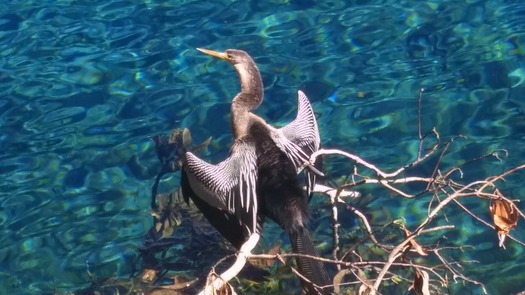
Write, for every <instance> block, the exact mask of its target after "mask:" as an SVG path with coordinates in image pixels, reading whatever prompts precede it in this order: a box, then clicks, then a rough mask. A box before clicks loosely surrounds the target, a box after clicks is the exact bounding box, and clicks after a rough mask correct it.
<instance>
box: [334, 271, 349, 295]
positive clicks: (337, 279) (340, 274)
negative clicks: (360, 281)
mask: <svg viewBox="0 0 525 295" xmlns="http://www.w3.org/2000/svg"><path fill="white" fill-rule="evenodd" d="M349 273H350V270H348V269H342V270H341V271H340V272H338V273H337V274H336V275H335V276H334V280H333V283H334V293H335V294H341V286H340V285H341V283H342V282H343V277H344V276H345V275H347V274H349Z"/></svg>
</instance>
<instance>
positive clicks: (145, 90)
mask: <svg viewBox="0 0 525 295" xmlns="http://www.w3.org/2000/svg"><path fill="white" fill-rule="evenodd" d="M460 2H461V3H460ZM524 16H525V5H524V4H522V3H521V1H437V0H436V1H414V0H413V1H380V0H376V1H324V2H323V3H322V4H319V3H316V2H315V1H267V2H261V1H239V2H230V1H210V2H207V3H206V2H200V1H142V2H138V1H9V4H7V5H2V6H1V7H0V232H1V238H0V249H1V250H0V261H1V263H0V285H2V286H5V289H4V292H6V294H14V293H20V294H24V293H50V292H53V290H56V289H59V290H62V291H64V290H73V289H77V288H79V287H82V286H86V285H88V284H89V280H88V278H87V274H86V268H87V266H86V265H91V267H92V269H91V270H92V271H96V272H97V274H100V275H111V274H115V275H117V276H123V277H125V276H127V275H128V274H129V272H130V271H131V265H132V264H133V262H134V260H135V258H136V252H135V249H136V248H137V247H138V246H140V245H141V244H142V242H143V237H144V235H145V233H146V231H147V230H148V228H149V227H150V226H151V220H150V216H149V215H148V213H147V210H148V209H149V197H150V187H151V185H152V183H153V179H154V176H155V174H156V173H157V171H158V169H159V168H160V166H159V164H158V161H157V159H156V156H155V153H154V146H153V144H152V141H151V140H150V139H151V137H152V136H153V135H155V134H159V133H168V132H169V131H170V130H171V129H173V128H176V127H188V128H190V129H191V130H192V133H193V136H194V138H195V141H197V142H200V140H203V139H205V138H207V137H208V136H210V135H211V136H213V137H214V140H215V141H214V142H213V143H212V145H211V147H210V149H209V152H210V154H211V155H213V156H211V155H210V156H209V157H210V158H211V159H220V158H221V157H223V156H224V155H225V154H226V153H227V150H228V146H229V144H230V140H231V136H230V135H229V132H230V131H229V123H228V109H229V105H228V103H229V101H230V99H231V97H233V95H234V94H235V93H236V91H237V89H238V85H237V81H236V78H235V75H234V73H233V70H232V69H231V68H230V66H229V65H227V64H226V63H223V62H217V61H215V60H212V59H210V58H208V57H206V56H203V55H202V54H199V53H198V52H197V51H196V50H195V49H194V48H195V47H204V48H211V49H217V50H221V49H226V48H241V49H244V50H246V51H248V52H249V53H250V54H251V55H252V56H253V57H254V59H255V60H256V62H257V63H258V65H259V68H260V70H261V71H262V75H263V79H264V83H265V85H266V96H265V102H264V103H263V105H262V106H261V107H260V109H259V110H258V113H259V114H261V115H262V116H264V117H265V118H267V119H268V120H269V121H270V122H275V123H285V122H287V121H288V120H290V119H291V118H293V116H294V114H295V107H296V106H295V104H296V101H295V95H296V94H295V93H296V91H297V89H298V88H299V89H303V90H304V91H305V92H306V93H307V94H308V96H309V97H310V99H311V100H312V102H313V105H314V108H315V110H316V113H317V114H318V120H319V122H320V128H321V136H322V140H323V145H324V146H327V147H337V148H342V149H346V150H349V151H351V152H353V153H355V154H358V155H360V156H362V157H364V158H367V159H369V160H370V161H373V162H375V163H382V165H383V167H385V169H386V168H388V167H391V168H394V167H398V166H400V165H402V164H404V163H406V162H408V161H410V160H413V157H414V154H415V152H416V150H417V141H416V139H417V127H416V125H415V123H416V114H417V104H416V96H417V91H418V89H419V88H421V87H423V88H426V92H425V96H424V101H423V114H424V116H423V125H424V126H425V127H426V129H429V128H431V127H432V126H436V127H437V129H438V130H439V131H440V133H441V135H442V136H443V137H448V136H453V135H456V134H460V133H461V134H464V135H466V136H468V137H469V140H468V141H465V144H464V145H461V146H458V147H457V148H455V149H453V150H452V151H451V153H450V156H449V158H448V159H447V161H448V162H447V163H451V162H453V161H456V160H458V159H460V158H472V157H475V156H478V155H480V154H483V153H485V152H488V151H490V150H493V149H496V148H506V149H508V151H509V158H508V159H507V160H505V161H504V162H502V163H496V162H495V161H485V162H483V164H484V165H481V164H480V165H479V166H477V167H473V168H471V169H470V170H469V171H467V172H468V173H469V174H467V177H472V178H476V177H477V178H480V177H485V176H488V175H492V174H496V173H501V172H503V171H504V170H505V169H508V168H510V167H513V166H516V165H517V164H518V163H523V162H525V161H524V160H523V159H524V158H525V157H524V156H525V153H524V149H523V140H524V137H525V115H524V107H525V105H524V104H525V103H524V98H523V97H524V95H525V88H524V83H525V62H524V54H525V17H524ZM327 162H328V161H327ZM333 163H336V164H338V166H337V167H334V166H333V165H332V166H329V167H327V170H329V171H334V173H341V172H342V171H344V170H345V169H347V168H349V167H351V166H350V165H349V163H344V162H343V161H334V162H333ZM427 168H428V167H427ZM425 169H426V168H425V167H423V168H422V171H425ZM177 177H178V176H177V175H175V176H173V177H171V178H168V179H167V180H166V181H164V182H163V184H162V186H161V189H162V190H165V191H167V190H169V189H170V188H172V187H173V186H175V185H176V181H177V179H178V178H177ZM522 180H523V173H520V174H516V175H514V176H512V177H509V178H508V179H507V183H506V184H505V185H504V190H505V192H506V193H507V194H508V195H512V196H513V197H515V198H521V199H523V197H522V196H523V195H524V194H525V191H523V190H522V189H521V187H520V184H521V183H522ZM380 205H384V203H382V204H375V206H380ZM389 205H390V206H391V207H390V208H391V209H392V210H391V212H390V213H388V214H391V215H392V216H400V215H405V216H407V215H411V214H414V215H415V216H420V215H421V211H422V209H421V208H420V207H419V206H418V205H415V204H413V203H412V204H409V203H408V202H401V201H396V200H390V201H389ZM371 206H372V208H374V204H372V205H371ZM478 207H479V208H478V209H479V211H478V212H480V213H481V214H485V217H487V218H488V214H486V213H484V211H483V210H485V209H484V207H483V206H482V205H479V206H478ZM520 207H521V206H520ZM372 208H371V209H372ZM521 208H522V209H523V207H521ZM376 212H379V213H373V214H371V215H372V216H373V218H377V220H378V221H383V220H386V219H387V218H388V216H390V215H388V214H386V213H385V214H383V212H382V211H376ZM423 212H425V210H423ZM451 214H453V212H451ZM461 222H463V223H464V224H465V230H464V231H459V232H456V233H454V234H453V237H454V239H457V241H458V242H465V243H470V244H475V245H479V248H480V249H479V251H471V252H468V253H466V254H465V255H466V256H467V257H466V258H469V259H477V260H481V261H483V262H484V263H483V265H482V266H481V267H480V266H479V265H475V266H465V267H471V268H470V270H469V271H471V272H472V274H473V275H472V276H473V277H474V278H476V279H478V280H480V281H482V282H484V283H486V285H487V287H488V288H489V290H490V291H491V293H492V294H509V293H510V292H516V291H519V290H521V289H525V283H523V281H525V280H524V278H523V276H520V273H522V271H521V272H520V271H517V270H519V269H520V267H521V269H522V268H523V267H525V260H524V259H523V255H522V254H523V248H521V247H520V246H517V245H515V244H512V243H509V244H508V246H507V247H508V250H507V251H502V250H499V249H498V248H497V243H496V242H497V241H496V237H495V235H494V233H493V232H488V231H485V230H480V228H481V227H480V225H479V224H476V223H475V222H473V221H472V220H471V219H469V218H463V219H461ZM518 225H519V226H520V224H518ZM520 227H522V226H520ZM520 231H521V233H520V232H515V235H516V236H518V237H521V239H522V240H523V239H525V235H524V234H523V230H522V229H520ZM93 268H94V269H93ZM503 278H505V279H503ZM507 278H508V279H507ZM507 280H508V281H507ZM471 288H472V290H473V291H472V292H473V294H479V291H480V290H479V289H476V288H474V287H472V286H471Z"/></svg>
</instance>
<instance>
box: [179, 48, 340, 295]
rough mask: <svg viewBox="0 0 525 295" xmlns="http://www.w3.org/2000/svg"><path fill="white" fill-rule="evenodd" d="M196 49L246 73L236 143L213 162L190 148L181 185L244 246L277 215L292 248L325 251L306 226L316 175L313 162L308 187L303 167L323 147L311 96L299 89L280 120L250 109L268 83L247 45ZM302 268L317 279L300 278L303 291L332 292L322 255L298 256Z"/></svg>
mask: <svg viewBox="0 0 525 295" xmlns="http://www.w3.org/2000/svg"><path fill="white" fill-rule="evenodd" d="M197 50H199V51H201V52H203V53H205V54H208V55H211V56H213V57H217V58H219V59H223V60H226V61H228V62H229V63H230V64H231V65H233V67H234V68H235V70H236V72H237V74H238V77H239V80H240V84H241V85H240V86H241V87H240V88H241V89H240V92H239V93H238V94H237V95H236V96H235V97H234V98H233V100H232V103H231V118H230V123H231V129H232V133H233V139H234V141H233V144H232V146H231V148H230V153H229V156H228V157H227V158H226V159H225V160H223V161H222V162H220V163H218V164H210V163H208V162H206V161H204V160H202V159H200V158H198V157H197V156H195V155H194V154H193V153H191V152H190V151H188V152H187V153H186V155H185V161H184V164H183V166H184V169H183V171H182V174H181V187H182V192H183V196H184V198H185V200H186V202H189V199H191V200H192V201H193V203H194V204H195V205H196V206H197V208H198V209H199V210H200V211H201V212H202V213H203V215H204V216H205V217H206V219H208V221H209V222H210V223H211V224H212V226H214V227H215V228H216V229H217V230H218V231H219V233H221V234H222V235H223V236H224V237H225V238H226V239H227V240H228V241H230V243H231V244H232V245H233V246H234V247H236V248H237V249H240V247H241V246H242V244H243V243H244V242H245V241H246V240H247V239H248V237H249V236H250V235H251V234H252V233H260V232H261V231H262V226H263V223H264V221H265V220H266V218H269V219H271V220H273V221H275V222H276V223H277V224H278V225H279V226H280V227H282V228H283V229H284V230H285V231H286V233H287V234H288V235H289V237H290V241H291V244H292V251H293V252H294V253H298V254H307V255H312V256H319V255H318V252H317V250H316V249H315V246H314V243H313V240H312V237H311V236H310V233H309V231H308V229H307V227H306V225H307V223H308V218H309V214H308V202H309V200H310V198H311V192H312V188H313V186H314V185H315V181H316V177H317V175H322V173H321V172H320V171H319V170H318V169H317V168H315V166H314V165H309V166H308V165H307V169H306V177H305V179H306V191H305V190H304V189H303V186H302V185H301V183H300V179H301V178H300V177H299V176H298V171H299V170H301V168H302V167H304V164H305V163H308V161H309V157H310V155H311V154H312V153H314V152H315V151H317V150H318V149H319V148H320V137H319V130H318V126H317V121H316V118H315V114H314V112H313V108H312V106H311V104H310V102H309V100H308V97H307V96H306V95H305V94H304V93H303V92H302V91H298V98H297V99H298V111H297V116H296V118H295V119H294V120H293V121H292V122H291V123H289V124H288V125H286V126H284V127H281V128H275V127H273V126H271V125H270V124H268V123H267V122H266V121H265V120H264V119H263V118H261V117H259V116H257V115H256V114H254V113H253V112H252V111H253V110H255V109H256V108H257V107H258V106H259V105H260V104H261V103H262V101H263V96H264V87H263V83H262V78H261V74H260V71H259V69H258V68H257V65H256V64H255V62H254V60H253V59H252V58H251V56H250V55H249V54H248V53H246V52H245V51H243V50H239V49H228V50H226V51H224V52H219V51H213V50H209V49H202V48H197ZM296 262H297V267H298V269H299V271H300V272H301V273H302V274H303V275H304V276H305V277H306V278H307V279H308V280H309V281H310V282H312V283H313V284H315V285H313V284H311V283H308V282H306V281H303V280H301V283H302V288H303V291H304V293H305V294H329V293H330V292H329V290H330V289H329V288H323V289H321V288H317V287H316V286H329V285H331V282H330V278H329V276H328V272H327V270H326V268H325V266H324V264H323V263H321V262H319V261H318V260H314V259H309V258H305V257H298V258H297V259H296Z"/></svg>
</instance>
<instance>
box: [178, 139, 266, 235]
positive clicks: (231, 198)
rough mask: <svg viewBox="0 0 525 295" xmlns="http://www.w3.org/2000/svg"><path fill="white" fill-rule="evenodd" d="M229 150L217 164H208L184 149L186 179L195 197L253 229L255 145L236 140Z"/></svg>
mask: <svg viewBox="0 0 525 295" xmlns="http://www.w3.org/2000/svg"><path fill="white" fill-rule="evenodd" d="M231 151H232V152H231V154H230V156H229V157H228V158H227V159H226V160H224V161H222V162H221V163H219V164H217V165H212V164H209V163H207V162H205V161H203V160H201V159H199V158H198V157H197V156H195V155H193V154H192V153H190V152H188V153H186V162H185V170H186V171H185V172H186V176H187V181H188V183H189V186H190V187H191V189H192V190H193V193H194V195H195V196H196V197H197V198H199V199H200V200H203V201H205V202H206V203H207V204H209V205H210V206H213V207H215V208H218V209H221V210H225V211H227V212H229V213H230V214H232V215H234V216H236V217H237V218H238V219H239V222H240V223H241V224H242V225H243V226H245V227H246V228H247V230H248V231H249V232H250V233H255V232H256V231H257V194H256V190H257V156H256V153H255V147H254V146H253V145H249V144H246V143H243V142H236V143H235V144H234V145H233V146H232V150H231ZM203 213H204V212H203ZM204 214H205V213H204Z"/></svg>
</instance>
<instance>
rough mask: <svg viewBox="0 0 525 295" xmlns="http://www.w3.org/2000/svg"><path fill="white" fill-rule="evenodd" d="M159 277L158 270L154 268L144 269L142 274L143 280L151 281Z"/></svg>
mask: <svg viewBox="0 0 525 295" xmlns="http://www.w3.org/2000/svg"><path fill="white" fill-rule="evenodd" d="M156 277H157V271H156V270H154V269H148V268H146V269H144V271H143V272H142V274H141V275H140V279H141V280H142V281H143V282H147V283H151V282H152V281H153V280H154V279H155V278H156Z"/></svg>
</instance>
